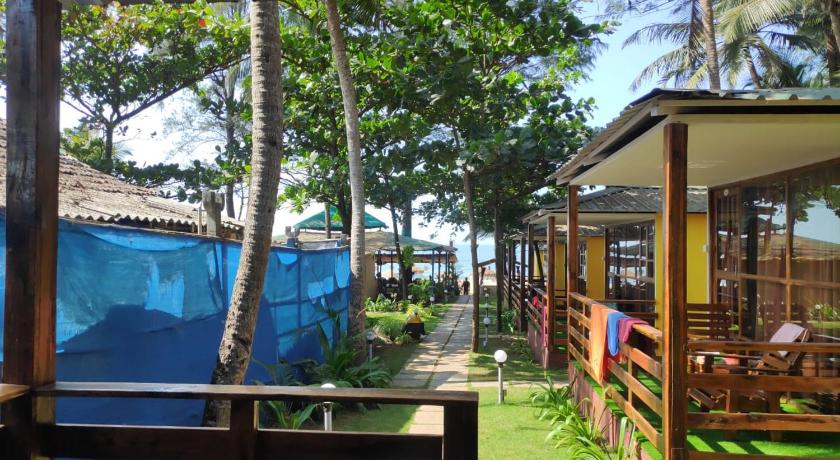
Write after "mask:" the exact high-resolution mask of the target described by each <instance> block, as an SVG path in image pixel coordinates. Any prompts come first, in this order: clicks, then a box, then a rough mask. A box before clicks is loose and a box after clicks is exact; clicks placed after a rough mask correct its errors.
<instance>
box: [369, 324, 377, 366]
mask: <svg viewBox="0 0 840 460" xmlns="http://www.w3.org/2000/svg"><path fill="white" fill-rule="evenodd" d="M375 338H376V334H374V333H373V330H372V329H368V331H367V343H368V361H373V339H375Z"/></svg>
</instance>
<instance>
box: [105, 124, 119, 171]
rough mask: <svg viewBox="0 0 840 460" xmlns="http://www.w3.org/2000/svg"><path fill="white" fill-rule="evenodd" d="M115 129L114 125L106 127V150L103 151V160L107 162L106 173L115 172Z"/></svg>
mask: <svg viewBox="0 0 840 460" xmlns="http://www.w3.org/2000/svg"><path fill="white" fill-rule="evenodd" d="M114 129H116V127H115V126H114V125H112V124H106V125H105V150H103V151H102V159H103V160H104V161H105V169H106V171H105V172H108V173H110V172H111V171H113V170H114Z"/></svg>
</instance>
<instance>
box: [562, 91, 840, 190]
mask: <svg viewBox="0 0 840 460" xmlns="http://www.w3.org/2000/svg"><path fill="white" fill-rule="evenodd" d="M661 101H687V102H686V103H685V107H686V108H687V109H688V110H691V107H692V104H691V102H692V101H696V105H697V106H701V105H702V106H704V107H708V106H709V104H712V105H713V106H718V107H720V108H727V109H728V111H729V112H731V113H737V111H738V110H744V112H745V113H756V111H759V112H761V111H762V110H768V111H771V110H772V111H774V112H775V111H779V110H783V109H784V108H785V107H788V106H789V107H794V108H795V109H796V111H797V112H795V113H801V112H802V110H803V107H809V106H813V107H814V108H816V107H819V106H824V105H825V104H830V106H831V107H833V109H832V110H835V111H836V110H838V109H840V88H780V89H761V90H722V91H709V90H690V89H654V90H652V91H651V92H649V93H647V94H645V95H644V96H642V97H640V98H639V99H636V100H634V101H632V102H631V103H630V104H629V105H627V107H625V108H624V110H622V111H621V113H620V114H619V115H618V116H617V117H616V118H614V119H613V120H612V121H610V122H609V123H607V125H606V126H605V127H604V129H602V130H601V131H600V132H599V133H598V135H597V136H595V137H594V138H593V139H592V140H591V141H590V142H589V143H588V144H586V145H585V146H583V147H582V148H581V149H580V150H579V151H578V153H577V154H576V155H575V156H574V157H572V159H571V160H569V161H568V162H567V163H566V164H565V165H563V166H562V167H561V168H560V169H558V170H557V171H556V172H554V173H553V174H551V175H550V176H549V179H557V180H559V181H560V182H568V181H569V180H570V179H571V178H572V177H575V176H577V175H579V174H580V173H582V172H583V171H585V170H586V169H588V168H589V167H591V166H592V165H595V164H597V163H598V162H600V161H601V160H603V159H604V158H606V157H608V156H609V155H610V154H612V153H613V152H615V151H617V150H618V149H620V148H621V147H622V146H624V145H626V144H627V143H629V142H630V141H632V140H633V139H634V138H636V137H637V136H638V135H639V134H641V133H643V132H645V131H646V130H647V129H649V128H651V127H653V126H654V125H655V124H656V123H657V122H658V121H660V120H661V119H663V118H664V115H661V116H660V115H654V114H652V109H653V108H654V107H655V106H656V105H657V104H658V103H659V102H661ZM749 101H752V102H753V103H752V104H750V103H749ZM762 101H766V102H767V103H766V104H761V102H762ZM744 104H749V105H744ZM780 104H781V105H780Z"/></svg>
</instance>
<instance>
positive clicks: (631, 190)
mask: <svg viewBox="0 0 840 460" xmlns="http://www.w3.org/2000/svg"><path fill="white" fill-rule="evenodd" d="M578 207H579V210H578V216H579V217H578V218H579V223H580V224H581V225H584V226H595V227H597V226H603V225H615V224H622V223H627V222H639V221H643V220H649V219H651V218H652V217H653V215H655V214H657V213H659V212H661V211H662V189H661V188H659V187H616V186H610V187H606V188H604V189H601V190H597V191H595V192H591V193H585V194H583V195H581V196H580V198H579V202H578ZM706 207H707V199H706V189H705V188H702V187H692V188H690V189H689V190H688V212H689V213H697V214H705V213H706ZM549 216H554V217H555V223H556V224H558V225H563V226H565V224H566V200H561V201H558V202H556V203H553V204H549V205H547V206H545V207H543V208H541V209H538V210H536V211H533V212H531V213H529V214H527V215H525V217H523V218H522V222H523V223H525V224H540V225H544V224H545V223H546V221H547V219H548V217H549ZM564 234H565V232H564Z"/></svg>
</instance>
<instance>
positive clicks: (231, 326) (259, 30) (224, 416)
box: [204, 1, 283, 426]
mask: <svg viewBox="0 0 840 460" xmlns="http://www.w3.org/2000/svg"><path fill="white" fill-rule="evenodd" d="M250 16H251V82H252V83H251V85H252V90H251V94H252V96H251V97H252V101H253V135H252V138H253V141H252V143H253V147H252V152H251V191H250V197H249V199H248V214H247V216H246V224H245V234H244V237H243V239H242V253H241V255H240V258H239V268H238V269H237V271H236V279H235V281H234V285H233V294H232V295H231V300H230V307H229V309H228V315H227V319H226V321H225V330H224V334H223V336H222V340H221V344H220V345H219V354H218V357H217V360H216V367H215V369H214V370H213V376H212V380H211V383H214V384H241V383H242V382H243V380H244V378H245V371H246V370H247V369H248V363H249V362H250V359H251V345H252V343H253V338H254V331H255V329H256V322H257V313H258V311H259V308H260V297H261V296H262V291H263V283H264V281H265V270H266V266H267V265H268V256H269V250H270V248H271V228H272V226H273V224H274V211H275V206H276V203H277V189H278V187H279V182H280V160H281V157H282V153H283V152H282V139H283V137H282V134H283V98H282V88H281V85H279V84H278V82H279V81H281V80H282V77H283V73H282V69H281V59H282V53H281V45H280V26H279V24H280V21H279V15H278V8H277V4H276V3H275V2H265V1H252V2H251V14H250ZM204 422H205V424H206V425H216V426H225V425H227V424H229V422H230V407H229V406H227V405H225V404H221V403H212V402H208V404H207V406H206V408H205V413H204Z"/></svg>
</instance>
